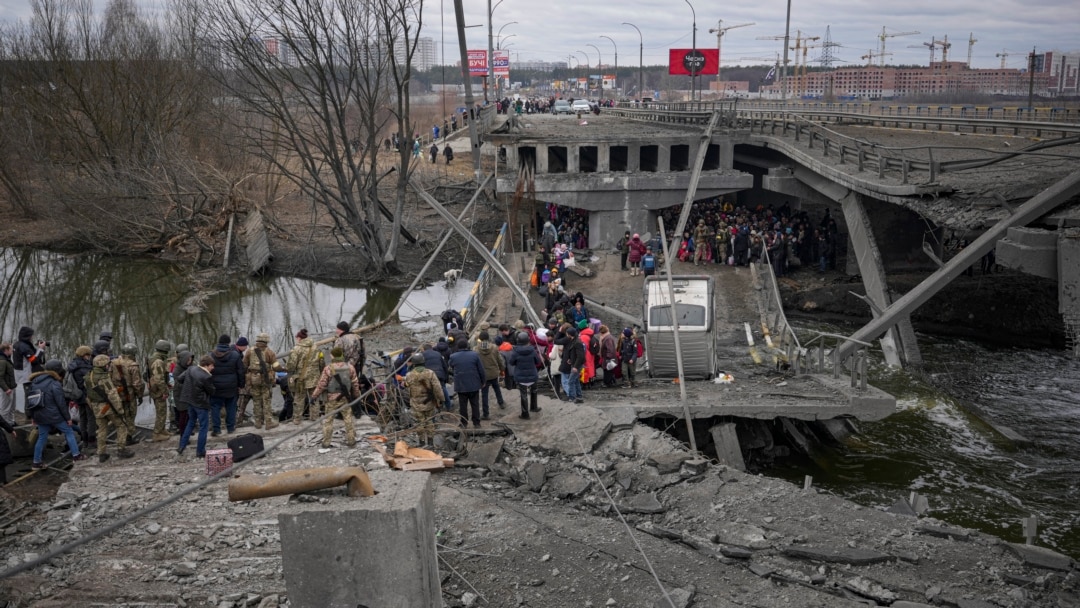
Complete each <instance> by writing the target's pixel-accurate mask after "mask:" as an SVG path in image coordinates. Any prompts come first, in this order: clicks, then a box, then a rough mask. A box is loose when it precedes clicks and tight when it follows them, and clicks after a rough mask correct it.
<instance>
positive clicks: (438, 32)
mask: <svg viewBox="0 0 1080 608" xmlns="http://www.w3.org/2000/svg"><path fill="white" fill-rule="evenodd" d="M94 3H95V6H97V7H98V8H99V9H100V7H103V6H104V5H105V1H104V0H94ZM136 4H137V5H138V6H139V7H140V8H142V9H143V10H146V11H148V12H150V13H158V12H161V11H162V10H163V7H164V6H166V2H165V0H136ZM492 5H493V6H494V7H495V10H494V11H493V20H492V21H493V27H492V29H493V34H497V33H498V32H499V31H500V30H501V31H502V40H501V41H499V40H496V45H495V46H499V45H498V42H502V43H503V44H502V46H503V48H506V49H508V50H509V51H510V53H511V57H512V58H514V59H516V60H520V61H548V62H555V61H562V62H569V63H570V64H571V65H575V66H576V65H578V64H579V63H580V64H582V65H584V64H585V63H586V60H587V63H588V64H589V65H596V64H597V62H598V61H600V62H602V63H603V64H604V65H605V66H614V64H615V51H616V47H615V46H614V45H613V44H612V41H614V44H615V45H618V46H617V50H618V64H619V66H621V67H629V66H636V65H638V49H639V44H642V43H643V45H644V49H643V55H644V63H645V64H646V65H664V64H666V63H667V61H668V49H671V48H691V46H692V45H693V36H692V27H691V24H692V20H693V18H694V12H695V11H696V19H697V47H698V48H716V42H717V39H716V34H715V33H712V34H710V33H709V30H710V29H716V28H717V27H718V25H719V26H721V27H723V28H727V27H730V26H738V25H741V24H744V23H754V24H755V25H752V26H746V27H737V28H734V29H731V30H728V31H727V33H726V34H725V35H724V36H723V45H722V53H721V61H722V67H724V68H726V67H730V66H734V65H761V64H764V63H770V62H774V61H775V58H776V56H777V54H780V53H782V51H783V48H782V47H783V43H782V40H759V39H758V38H759V37H776V36H781V37H782V36H783V34H784V15H785V11H786V6H787V2H786V0H763V1H761V2H757V3H747V4H743V5H728V6H724V7H722V9H720V10H717V9H716V5H714V4H712V3H707V2H703V1H702V0H696V2H695V0H689V4H688V3H687V0H684V1H683V2H677V1H672V2H664V3H663V4H661V3H659V2H656V1H645V0H623V1H621V2H610V1H604V2H600V1H595V0H594V1H586V2H580V1H578V2H568V1H567V0H552V1H549V2H545V3H543V4H539V5H538V4H535V3H532V2H526V1H525V0H502V1H499V0H494V1H493V3H492ZM691 5H692V6H693V9H691ZM487 6H488V5H487V2H486V0H465V1H464V13H465V22H466V25H481V26H482V27H472V28H468V29H467V30H466V37H467V46H468V47H469V48H472V49H485V48H487V44H488V39H487V34H488V27H487ZM440 10H442V14H441V15H440ZM30 15H31V3H30V0H0V22H8V23H10V22H12V21H16V20H20V19H27V18H29V17H30ZM720 19H722V20H723V23H722V24H720V23H719V20H720ZM513 22H516V23H513ZM624 22H629V23H633V24H634V25H636V26H637V27H638V28H639V29H640V31H641V37H640V38H639V36H638V32H637V31H636V30H635V29H634V28H633V27H630V26H628V25H623V23H624ZM1077 23H1080V3H1077V2H1075V1H1071V0H1028V1H1026V2H1020V1H1018V0H999V1H997V2H994V3H985V2H975V1H973V0H953V1H952V2H931V1H929V0H909V1H908V2H904V3H882V2H872V1H869V0H846V1H843V2H841V1H838V0H817V1H815V2H807V1H805V0H793V2H792V5H791V31H790V40H791V42H790V45H789V46H795V40H796V35H797V33H798V32H799V31H802V33H803V36H809V37H819V38H824V36H825V28H826V26H829V27H830V31H831V38H832V41H833V43H835V44H838V45H841V46H838V47H834V48H833V56H834V57H836V58H837V59H838V61H836V63H835V64H834V65H835V66H837V67H840V66H844V65H848V66H851V65H865V64H866V63H867V60H866V59H862V58H861V57H862V56H863V55H866V54H868V52H871V51H872V52H873V53H877V52H878V49H879V48H880V46H881V40H880V37H879V36H880V34H881V32H882V28H883V27H885V28H886V34H888V35H890V36H891V35H892V34H903V33H905V32H916V31H917V32H920V33H919V34H909V35H899V36H895V37H889V38H886V40H885V46H886V49H885V50H886V52H887V53H891V54H890V55H887V56H886V57H885V63H886V64H890V65H898V64H906V65H911V64H915V65H927V64H928V63H929V60H930V51H929V48H928V47H927V46H925V44H927V43H930V41H931V40H938V41H940V40H943V39H944V38H945V36H948V41H949V44H950V45H951V48H949V50H948V56H949V59H950V60H953V61H967V56H968V41H969V37H972V36H973V37H974V38H975V39H976V40H977V42H975V44H974V45H973V47H972V67H976V68H991V67H998V66H1000V65H1001V57H999V56H998V55H999V54H1007V55H1008V56H1007V57H1006V58H1005V60H1006V66H1007V67H1012V68H1024V67H1025V65H1026V57H1027V54H1028V53H1030V52H1031V50H1032V47H1036V49H1037V50H1038V51H1039V52H1045V51H1050V50H1058V51H1064V52H1074V51H1080V36H1078V35H1077V34H1076V24H1077ZM419 35H420V36H423V37H430V38H432V39H433V41H434V44H435V53H436V57H435V61H436V63H444V62H445V63H446V64H447V65H452V64H454V63H456V62H457V61H458V59H459V58H458V46H457V38H456V36H457V30H456V27H455V23H454V7H453V2H452V1H448V0H440V1H439V2H433V1H428V2H425V3H424V10H423V24H422V29H421V31H420V33H419ZM601 36H608V37H610V38H611V40H608V39H606V38H602V37H601ZM444 41H445V44H444ZM821 42H822V41H821V40H817V41H814V42H812V43H811V44H816V45H820V44H821ZM589 45H594V46H596V47H597V48H596V49H594V48H593V47H592V46H589ZM911 47H916V48H911ZM597 49H598V50H597ZM794 54H795V51H794V50H791V51H789V61H790V63H792V64H793V63H794ZM598 55H599V57H598ZM571 56H574V58H573V59H571V58H570V57H571ZM800 56H801V51H800ZM820 56H821V49H820V48H810V49H809V50H808V53H807V58H808V60H809V61H810V63H811V65H815V64H814V60H816V59H818V58H820ZM940 58H941V50H940V48H939V49H938V50H937V52H936V55H935V59H938V60H940ZM879 61H880V60H879V59H877V58H875V59H874V63H878V62H879Z"/></svg>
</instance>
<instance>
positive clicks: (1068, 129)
mask: <svg viewBox="0 0 1080 608" xmlns="http://www.w3.org/2000/svg"><path fill="white" fill-rule="evenodd" d="M739 112H740V114H743V115H746V114H749V115H769V116H781V115H784V114H790V115H796V116H801V117H803V118H805V119H807V120H811V121H814V122H822V123H838V124H839V123H851V124H870V125H874V126H882V127H889V126H893V127H898V128H899V127H900V126H901V125H906V126H907V128H915V125H921V126H922V129H923V130H925V131H931V130H937V131H945V130H946V129H947V128H948V129H949V130H951V131H955V132H957V133H961V132H968V133H990V134H993V135H997V134H998V133H999V132H1004V133H1008V132H1010V131H1011V132H1012V134H1013V135H1020V134H1022V133H1024V134H1031V135H1034V136H1035V137H1037V138H1042V137H1044V136H1046V137H1050V136H1054V135H1055V134H1056V136H1057V137H1070V136H1073V135H1080V124H1077V123H1068V122H1064V121H1061V122H1040V121H1035V120H1012V119H1007V118H1000V119H994V118H980V117H976V116H969V117H951V116H919V115H915V116H900V115H896V116H892V115H884V116H875V115H871V114H861V113H858V112H838V111H793V110H788V111H787V112H783V111H779V110H760V109H753V108H749V109H748V108H742V109H740V111H739ZM934 127H936V129H934Z"/></svg>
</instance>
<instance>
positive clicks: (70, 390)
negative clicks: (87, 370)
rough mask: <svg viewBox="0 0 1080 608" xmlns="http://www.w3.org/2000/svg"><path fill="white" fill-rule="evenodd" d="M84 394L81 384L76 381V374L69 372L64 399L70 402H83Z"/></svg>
mask: <svg viewBox="0 0 1080 608" xmlns="http://www.w3.org/2000/svg"><path fill="white" fill-rule="evenodd" d="M82 398H83V392H82V389H80V388H79V383H78V382H76V381H75V374H73V373H71V372H68V373H67V375H65V376H64V399H67V400H68V401H82Z"/></svg>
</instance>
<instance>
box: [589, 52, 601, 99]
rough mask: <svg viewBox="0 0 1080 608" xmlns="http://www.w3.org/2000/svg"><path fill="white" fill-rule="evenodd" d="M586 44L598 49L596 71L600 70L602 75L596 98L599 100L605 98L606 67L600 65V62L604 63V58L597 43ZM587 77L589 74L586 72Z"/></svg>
mask: <svg viewBox="0 0 1080 608" xmlns="http://www.w3.org/2000/svg"><path fill="white" fill-rule="evenodd" d="M585 46H591V47H592V48H593V50H595V51H596V71H597V72H599V76H600V79H599V85H598V86H599V88H598V89H597V93H596V99H597V101H600V100H601V99H603V98H604V69H603V68H601V67H600V64H601V63H604V60H603V59H602V58H601V57H600V47H598V46H596V45H595V44H586V45H585ZM585 77H586V78H588V77H589V75H588V74H586V75H585Z"/></svg>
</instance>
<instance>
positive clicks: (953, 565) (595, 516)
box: [0, 398, 1080, 608]
mask: <svg viewBox="0 0 1080 608" xmlns="http://www.w3.org/2000/svg"><path fill="white" fill-rule="evenodd" d="M540 404H541V406H542V412H540V413H539V414H538V415H537V416H535V417H534V418H533V419H531V420H528V421H525V420H520V419H518V418H517V417H516V414H515V413H512V412H511V410H505V411H500V412H499V415H497V416H495V418H496V419H494V420H492V421H491V424H490V425H485V426H486V427H487V429H485V431H486V432H485V433H481V434H478V435H475V436H473V437H471V438H470V442H469V453H468V454H467V455H465V456H464V457H463V458H460V459H458V460H457V461H456V462H455V463H454V467H453V468H448V469H445V470H442V471H439V472H437V473H434V475H435V477H434V480H433V481H434V485H435V487H436V490H435V507H436V512H435V517H436V521H435V524H436V529H437V530H438V533H437V538H436V539H435V540H436V543H437V546H438V550H439V569H440V572H441V574H442V586H443V596H444V601H445V603H446V605H447V606H451V607H457V606H480V605H487V606H533V607H561V606H567V607H570V606H573V607H581V606H650V607H651V606H675V607H685V606H699V607H705V606H735V605H747V606H760V607H765V608H769V607H780V606H822V607H825V606H829V607H836V606H839V607H845V606H866V605H881V606H885V605H891V606H897V607H900V606H906V607H908V608H911V607H912V606H915V607H917V606H923V605H934V606H963V607H967V608H975V607H985V606H996V607H999V608H1008V607H1016V608H1021V607H1027V606H1075V605H1078V602H1080V573H1078V571H1077V570H1076V564H1075V563H1074V562H1073V561H1072V560H1071V559H1069V558H1068V557H1066V556H1062V555H1059V554H1057V553H1054V552H1053V551H1048V550H1045V549H1037V548H1035V549H1028V548H1025V547H1023V546H1015V545H1009V544H1007V543H1003V542H1001V541H999V540H997V539H995V538H992V537H989V536H986V535H983V534H981V533H978V532H974V531H970V530H964V529H959V528H955V527H952V526H948V525H945V524H942V523H940V522H937V521H935V520H933V519H930V518H922V519H918V518H915V517H911V516H903V515H895V514H892V513H887V512H885V511H883V510H877V509H870V508H865V507H860V506H858V505H855V504H853V503H850V502H847V501H845V500H842V499H840V498H837V497H835V496H831V495H827V494H823V493H819V492H816V491H814V490H813V489H811V490H803V489H801V488H797V487H795V486H793V485H791V484H789V483H787V482H784V481H780V480H774V479H769V478H765V477H760V476H756V475H747V474H744V473H740V472H738V471H735V470H731V469H728V468H726V467H723V466H718V465H715V464H713V463H712V462H711V461H710V460H708V459H707V458H703V457H701V456H699V455H695V454H691V453H688V452H687V451H686V450H685V449H684V447H683V446H682V445H681V444H679V443H678V442H677V441H675V440H674V439H672V438H671V437H669V436H667V435H666V434H664V433H662V432H660V431H657V430H655V429H651V428H649V427H646V426H643V425H638V424H634V423H632V422H630V421H628V420H627V419H626V418H625V417H618V416H614V415H613V416H612V417H611V418H609V417H608V416H607V413H606V412H605V411H601V410H598V409H596V408H591V407H589V406H575V405H571V404H565V403H561V402H556V401H553V400H549V399H546V398H541V401H540ZM613 419H618V420H619V422H618V423H613V421H612V420H613ZM358 427H359V429H358V430H359V432H358V435H360V436H361V437H369V436H374V435H375V434H377V433H378V429H377V428H376V426H375V424H374V423H372V422H371V421H370V420H369V419H367V418H361V419H360V420H359V421H358ZM295 428H296V427H292V426H291V425H284V426H283V427H280V428H279V429H275V430H274V431H271V432H269V433H267V434H266V443H267V445H268V446H270V445H273V444H274V443H275V442H277V441H278V440H279V439H280V438H282V437H284V436H285V435H286V434H288V433H289V432H291V430H293V429H295ZM338 432H339V433H340V432H341V431H340V430H339V431H338ZM217 441H220V440H217ZM319 441H320V435H319V430H318V427H314V428H312V429H311V430H310V431H308V432H306V433H304V434H302V435H300V436H298V437H296V438H292V439H288V440H286V441H285V442H284V443H283V444H282V445H281V446H280V447H279V448H278V449H277V450H275V451H274V452H273V453H271V454H270V455H268V456H267V457H265V458H262V459H259V460H256V461H255V462H252V463H251V465H249V466H247V467H245V468H244V469H243V470H242V472H243V473H252V474H261V475H269V474H273V473H277V472H282V471H288V470H295V469H301V468H308V467H324V466H361V467H364V468H365V469H368V470H372V469H386V468H387V464H386V462H385V460H384V458H383V456H382V455H381V454H380V453H379V451H378V450H377V449H376V448H375V444H376V441H374V439H373V440H371V441H369V440H367V439H364V440H362V441H360V442H359V443H358V445H357V447H356V448H355V449H344V448H343V447H341V445H342V443H341V442H340V438H337V437H336V438H335V447H334V448H331V449H329V450H323V449H319V446H318V444H319ZM211 447H216V446H211ZM136 448H137V449H138V450H140V454H139V457H138V458H136V459H133V460H132V461H128V462H130V464H127V463H124V464H117V463H111V462H110V463H106V464H105V465H97V464H86V465H83V466H77V467H75V469H74V470H73V471H72V474H71V477H70V479H69V480H68V481H67V483H65V484H64V485H63V486H62V487H61V488H60V491H59V492H58V494H57V496H56V498H55V500H53V501H52V502H51V503H48V504H44V505H42V506H41V509H40V512H38V513H35V514H33V515H32V516H30V517H26V518H24V519H23V520H21V522H20V523H19V524H18V525H17V526H12V528H13V529H5V530H3V532H4V534H5V535H6V536H5V537H4V539H5V544H4V545H3V547H4V550H5V552H4V557H3V559H4V565H5V566H12V565H15V564H18V563H20V562H22V561H24V560H28V559H33V558H35V557H36V556H38V555H41V554H43V553H44V552H46V551H48V550H49V549H50V548H52V547H56V546H59V545H60V544H63V543H66V542H69V541H71V540H73V539H75V538H77V537H79V536H81V535H83V534H85V533H87V532H89V531H92V530H94V529H96V528H98V527H100V526H102V525H105V524H107V523H109V522H112V521H115V520H116V519H117V518H120V517H123V516H125V515H127V514H130V513H132V512H134V511H135V510H137V509H139V508H142V507H144V506H145V505H147V504H150V503H153V502H155V501H158V500H161V499H162V498H164V497H166V496H168V495H170V494H172V493H174V492H176V491H178V490H181V489H182V488H184V487H186V486H189V485H190V484H192V483H195V482H198V481H200V480H202V479H205V477H204V463H201V462H195V461H188V462H177V461H176V459H175V458H174V455H173V452H172V451H171V450H170V449H169V448H158V447H156V446H142V445H140V446H136ZM389 473H390V474H394V475H417V474H424V473H410V472H407V471H390V472H389ZM376 489H377V488H376ZM351 500H363V499H362V498H348V497H346V496H345V492H344V488H336V489H332V490H322V491H318V492H312V493H309V494H303V495H294V496H281V497H274V498H267V499H261V500H255V501H248V502H236V503H230V502H229V501H228V499H227V488H226V484H225V483H223V482H219V483H215V484H212V485H210V486H208V487H206V488H202V489H199V490H197V491H195V492H193V493H191V494H189V495H187V496H185V497H184V498H182V499H181V500H179V501H178V502H175V503H173V504H171V505H169V506H166V507H164V508H162V509H160V510H158V511H155V512H154V513H152V514H151V515H149V516H147V517H145V518H143V519H140V520H137V521H136V522H134V523H132V524H131V525H128V526H126V527H124V528H122V529H120V530H119V531H117V532H116V533H114V534H112V535H110V536H107V537H105V538H102V539H98V540H96V541H93V542H90V543H88V544H87V545H84V546H82V547H80V548H78V549H76V550H74V551H73V552H71V553H69V554H67V555H64V556H62V557H59V558H57V559H55V560H53V561H52V562H50V563H49V564H48V565H46V566H43V567H39V568H37V569H35V570H32V571H30V572H26V573H22V574H19V575H17V576H15V577H12V578H10V579H8V580H5V581H3V586H2V587H0V589H2V592H0V593H2V596H0V599H4V600H7V601H8V602H14V604H13V605H34V606H50V607H51V606H57V607H59V606H71V605H92V604H94V603H100V604H103V605H110V606H118V605H119V606H123V605H130V606H135V605H138V606H148V605H152V606H183V607H186V606H209V607H214V608H239V607H262V608H269V607H273V606H289V600H288V596H287V590H286V588H285V581H284V578H283V575H282V563H283V562H282V559H283V556H282V555H281V545H280V538H279V532H278V523H277V522H278V520H277V515H278V514H279V513H285V512H299V511H303V510H304V509H305V508H309V506H308V505H309V503H311V502H318V503H321V504H322V505H326V504H329V505H331V506H337V505H339V504H340V506H341V507H342V508H347V505H348V501H351ZM621 518H625V521H626V524H627V525H625V526H624V524H623V523H622V519H621ZM628 527H629V530H628V529H627V528H628ZM631 531H632V532H631ZM358 542H362V539H358ZM639 547H640V549H639ZM285 559H287V557H286V558H285ZM654 573H655V576H654ZM402 576H403V579H402V580H403V581H407V576H408V573H402Z"/></svg>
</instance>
